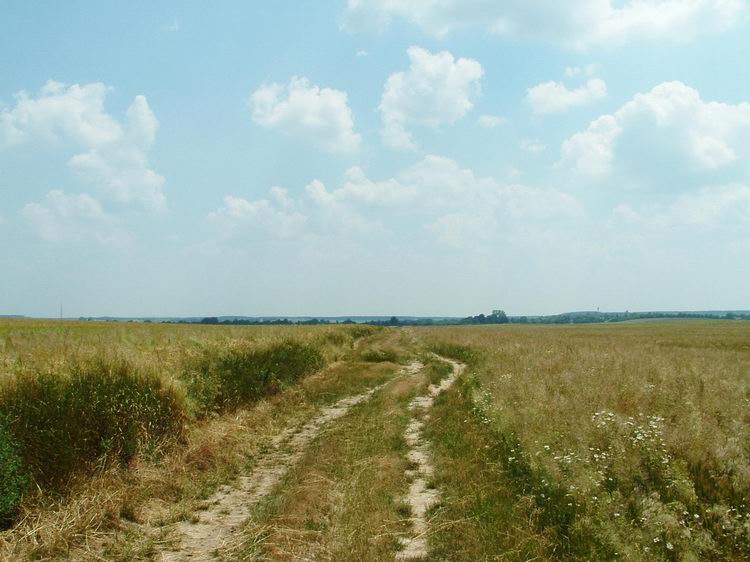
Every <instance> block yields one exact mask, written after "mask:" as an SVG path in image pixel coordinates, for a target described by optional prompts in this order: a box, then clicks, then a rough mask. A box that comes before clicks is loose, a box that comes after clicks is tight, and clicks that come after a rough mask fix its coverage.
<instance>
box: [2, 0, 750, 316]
mask: <svg viewBox="0 0 750 562" xmlns="http://www.w3.org/2000/svg"><path fill="white" fill-rule="evenodd" d="M2 11H3V17H2V18H0V60H1V61H2V68H3V72H2V74H0V272H2V275H0V311H3V312H5V311H7V313H9V314H10V313H19V314H26V315H30V316H39V317H52V318H54V317H57V316H58V315H59V307H60V304H61V303H62V304H63V306H64V315H65V316H70V317H81V316H83V317H89V316H102V315H108V316H118V317H125V316H128V317H166V316H169V317H184V316H188V315H196V312H197V313H198V314H197V315H196V316H199V315H203V316H216V315H221V314H229V315H237V314H240V315H242V314H244V315H252V316H279V315H289V314H290V313H293V314H295V315H300V314H304V315H308V316H315V315H314V314H309V313H311V312H312V313H315V312H321V311H325V312H326V314H327V315H328V316H346V315H347V314H350V313H354V314H355V315H359V316H362V315H370V314H376V315H378V316H389V315H392V314H393V311H406V312H408V315H411V316H425V317H428V316H438V315H440V316H453V317H461V316H462V315H469V314H479V313H480V312H483V311H484V312H488V309H492V308H502V309H504V310H506V312H507V313H508V314H510V315H549V314H558V313H561V312H564V311H579V310H596V309H597V308H600V309H601V310H621V311H624V310H633V311H636V310H638V311H651V310H675V311H676V310H689V311H694V310H733V309H734V308H735V307H738V306H739V307H741V308H742V307H745V308H746V307H747V306H748V305H747V287H748V286H750V94H749V93H748V90H747V78H746V77H747V76H750V57H747V56H746V53H748V52H750V9H749V5H748V0H702V1H700V2H659V1H656V0H644V1H639V2H636V1H635V0H625V1H618V2H614V0H576V1H574V2H568V3H564V4H562V3H550V2H547V1H541V0H534V1H531V2H528V3H523V6H522V5H521V4H518V3H512V2H494V3H493V2H484V1H474V0H466V1H459V0H445V1H441V2H437V1H435V0H425V1H419V2H418V1H416V0H405V1H403V2H383V1H379V0H348V1H347V0H337V1H334V2H326V3H316V4H314V5H313V4H311V3H303V2H299V1H297V2H294V1H292V2H282V3H273V4H269V3H261V2H236V1H230V0H220V1H218V2H213V3H211V4H210V5H209V4H190V3H184V2H178V1H176V0H167V1H164V2H158V3H154V2H146V1H145V0H136V1H135V2H130V3H127V4H122V3H120V2H96V3H92V2H89V3H72V4H71V3H63V2H53V1H52V0H43V1H42V2H34V3H29V2H6V3H5V5H4V6H3V8H2ZM19 53H22V55H19ZM743 77H744V78H743Z"/></svg>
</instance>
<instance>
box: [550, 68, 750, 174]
mask: <svg viewBox="0 0 750 562" xmlns="http://www.w3.org/2000/svg"><path fill="white" fill-rule="evenodd" d="M748 157H750V103H740V104H737V105H732V104H725V103H718V102H707V101H704V100H703V99H702V98H701V96H700V93H699V92H698V91H697V90H695V89H693V88H690V87H689V86H687V85H685V84H683V83H682V82H665V83H663V84H660V85H658V86H656V87H655V88H654V89H652V90H651V91H650V92H648V93H645V94H638V95H636V96H635V97H634V98H633V100H631V101H629V102H628V103H626V104H625V105H624V106H622V107H621V108H620V109H619V110H617V111H616V112H615V113H613V114H611V115H602V116H601V117H599V118H597V119H596V120H594V121H592V122H591V124H590V125H589V126H588V128H587V129H586V130H585V131H582V132H580V133H577V134H575V135H573V136H572V137H570V138H569V139H567V140H566V141H565V142H564V143H563V145H562V160H561V165H562V166H565V167H569V168H570V169H572V170H573V171H575V172H577V173H579V174H581V175H583V176H589V177H593V178H603V177H606V176H608V175H610V174H612V173H614V172H619V173H622V174H623V175H640V176H648V175H651V176H655V177H663V174H665V173H668V172H671V173H674V172H677V171H684V172H686V173H695V174H698V175H700V174H701V173H708V172H711V173H716V172H718V171H721V170H722V169H728V168H731V167H732V166H742V161H743V160H745V161H746V160H747V158H748Z"/></svg>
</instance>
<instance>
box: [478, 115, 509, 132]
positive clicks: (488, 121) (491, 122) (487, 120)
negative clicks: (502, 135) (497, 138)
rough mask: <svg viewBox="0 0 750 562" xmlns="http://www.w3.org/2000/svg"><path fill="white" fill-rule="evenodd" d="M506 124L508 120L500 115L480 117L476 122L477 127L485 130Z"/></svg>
mask: <svg viewBox="0 0 750 562" xmlns="http://www.w3.org/2000/svg"><path fill="white" fill-rule="evenodd" d="M507 122H508V120H507V119H506V118H505V117H501V116H500V115H482V116H481V117H480V118H479V119H478V121H477V123H479V126H480V127H484V128H485V129H494V128H495V127H499V126H500V125H504V124H505V123H507Z"/></svg>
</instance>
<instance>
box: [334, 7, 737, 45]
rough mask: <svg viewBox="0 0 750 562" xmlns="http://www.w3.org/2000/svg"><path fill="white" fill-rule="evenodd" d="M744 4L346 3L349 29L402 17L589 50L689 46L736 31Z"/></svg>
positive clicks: (438, 32)
mask: <svg viewBox="0 0 750 562" xmlns="http://www.w3.org/2000/svg"><path fill="white" fill-rule="evenodd" d="M746 8H747V6H746V3H745V2H744V1H743V0H622V1H620V0H570V1H569V2H560V1H559V0H527V1H522V2H504V1H494V0H348V7H347V10H346V13H345V15H344V20H343V23H344V27H345V28H346V29H348V30H349V31H358V30H362V29H371V28H372V27H373V26H376V27H381V28H382V27H383V26H384V25H386V24H387V23H388V22H389V21H390V20H391V19H393V18H403V19H405V20H407V21H410V22H412V23H414V24H416V25H418V26H419V27H421V28H423V29H424V30H426V31H427V32H428V33H431V34H433V35H435V36H438V37H443V36H445V35H448V34H449V33H451V32H454V31H457V30H461V29H466V28H480V29H483V30H486V31H488V32H490V33H496V34H499V35H507V36H516V37H533V38H540V39H545V40H551V41H555V42H559V43H562V44H564V45H566V46H569V47H573V48H577V49H586V48H589V47H592V46H608V45H612V44H621V43H625V42H628V41H636V40H658V41H663V40H672V41H685V40H689V39H692V38H693V37H696V36H699V35H702V34H706V33H712V32H721V31H724V30H727V29H729V28H731V27H733V26H734V25H735V24H736V23H737V21H738V20H739V18H740V16H741V15H742V14H743V13H744V12H745V11H746Z"/></svg>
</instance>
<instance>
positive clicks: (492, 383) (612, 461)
mask: <svg viewBox="0 0 750 562" xmlns="http://www.w3.org/2000/svg"><path fill="white" fill-rule="evenodd" d="M420 333H421V334H423V335H425V336H426V337H427V339H428V340H429V341H430V342H431V344H432V345H433V347H434V346H437V347H441V348H443V349H446V350H448V351H450V347H451V346H465V347H470V348H473V349H475V350H477V352H478V354H477V357H479V358H480V359H479V361H478V363H476V365H475V367H474V368H473V369H472V372H473V377H472V381H473V382H472V383H471V384H473V386H472V388H471V391H472V395H473V403H474V414H475V419H476V421H477V422H478V423H480V424H483V425H485V426H487V427H489V428H491V430H492V431H493V432H494V434H495V436H496V438H495V441H494V444H493V451H494V452H493V456H495V458H496V459H497V462H499V463H501V464H502V465H503V467H504V469H505V472H506V474H508V475H509V477H510V480H511V481H512V482H513V483H514V486H515V489H516V493H517V494H519V496H520V497H522V498H523V501H528V502H530V503H531V504H532V505H534V506H535V507H534V512H535V518H536V521H537V524H538V526H539V529H540V533H543V534H545V535H547V536H552V537H553V543H554V544H555V550H554V552H555V555H554V557H556V558H557V557H568V558H575V559H593V560H610V559H616V558H623V559H631V560H702V559H711V560H735V559H746V558H747V557H750V509H749V508H750V506H749V505H748V498H750V415H748V411H749V410H748V406H750V325H748V324H743V323H732V322H726V323H704V322H685V323H643V324H631V325H622V326H588V327H521V326H510V327H508V326H506V327H501V328H472V329H465V328H456V329H443V330H439V329H431V330H424V331H422V332H420ZM446 346H447V347H446ZM454 356H455V354H454Z"/></svg>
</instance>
